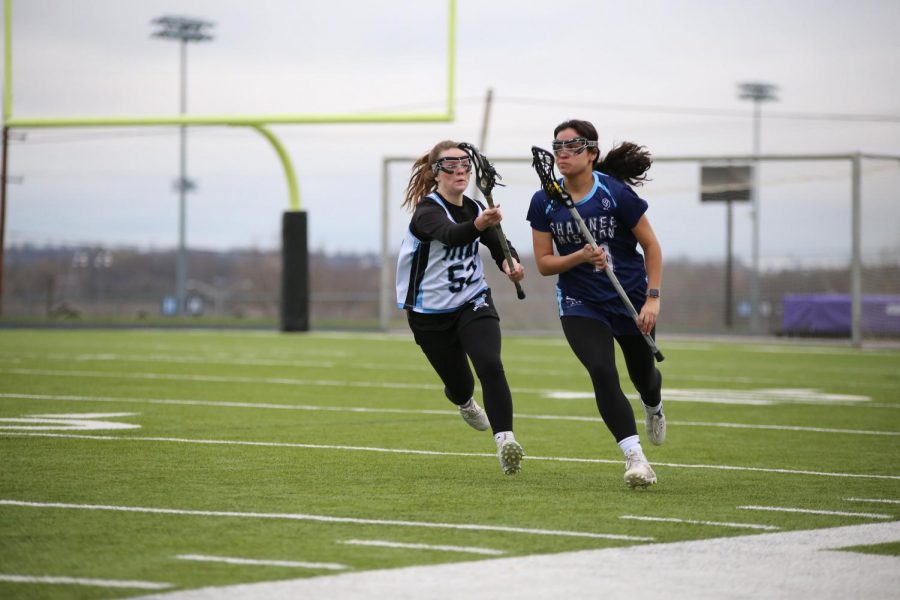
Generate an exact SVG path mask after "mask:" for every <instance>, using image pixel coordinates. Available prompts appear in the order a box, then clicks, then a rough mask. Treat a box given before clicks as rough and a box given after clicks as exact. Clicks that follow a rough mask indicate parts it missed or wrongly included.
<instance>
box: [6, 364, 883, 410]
mask: <svg viewBox="0 0 900 600" xmlns="http://www.w3.org/2000/svg"><path fill="white" fill-rule="evenodd" d="M0 373H9V374H12V375H37V376H41V377H76V378H78V377H91V378H104V379H140V380H161V381H189V382H205V383H246V384H252V385H263V384H266V385H291V386H318V387H340V388H364V389H371V388H379V389H404V390H408V389H413V390H440V389H443V386H442V385H436V384H428V383H407V382H377V381H346V380H337V379H300V378H292V377H241V376H236V375H190V374H174V373H134V372H122V371H87V370H75V371H65V370H60V369H24V368H4V369H0ZM512 392H513V393H515V394H538V395H541V396H544V397H547V398H556V399H585V398H587V399H591V398H593V393H591V392H587V391H585V390H583V389H582V390H569V391H566V390H559V389H537V388H512ZM869 399H870V398H869V397H868V396H860V395H849V394H829V393H824V392H818V391H816V390H810V389H806V388H799V389H782V388H772V389H759V390H734V389H721V390H709V389H675V388H664V389H663V401H669V402H701V403H708V404H709V403H712V404H740V405H750V406H770V405H773V404H804V405H823V406H833V405H835V404H841V405H847V404H849V405H851V406H852V405H855V404H856V403H859V405H860V406H867V405H869V403H868V401H869ZM869 407H872V406H871V405H869ZM878 407H879V408H885V407H888V408H900V404H897V405H893V404H883V403H882V404H879V405H878Z"/></svg>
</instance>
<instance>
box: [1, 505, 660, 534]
mask: <svg viewBox="0 0 900 600" xmlns="http://www.w3.org/2000/svg"><path fill="white" fill-rule="evenodd" d="M0 506H18V507H22V508H49V509H68V510H99V511H113V512H126V513H146V514H160V515H183V516H192V517H218V518H238V519H283V520H288V521H313V522H317V523H353V524H356V525H383V526H387V527H425V528H429V529H456V530H463V531H489V532H493V533H521V534H528V535H546V536H552V537H576V538H590V539H603V540H619V541H626V542H650V541H653V539H654V538H652V537H643V536H634V535H620V534H615V533H599V532H593V531H563V530H557V529H532V528H528V527H507V526H503V525H475V524H472V523H437V522H431V521H395V520H391V519H363V518H357V517H332V516H328V515H309V514H302V513H258V512H241V511H218V510H189V509H181V508H157V507H146V506H111V505H104V504H71V503H66V502H29V501H23V500H0Z"/></svg>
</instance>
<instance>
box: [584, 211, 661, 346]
mask: <svg viewBox="0 0 900 600" xmlns="http://www.w3.org/2000/svg"><path fill="white" fill-rule="evenodd" d="M566 208H568V209H569V213H571V215H572V218H573V219H575V222H576V223H577V224H578V229H579V230H580V231H581V233H582V235H584V237H585V238H586V239H587V241H588V243H589V244H590V245H591V248H593V249H594V250H596V249H597V247H598V246H597V240H595V239H594V236H593V235H591V232H590V230H589V229H588V228H587V224H585V222H584V219H582V218H581V215H580V214H579V213H578V209H577V208H575V207H574V206H567V207H566ZM603 272H604V273H605V274H606V276H607V277H608V278H609V280H610V281H611V282H612V284H613V287H614V288H616V292H617V293H618V294H619V298H621V299H622V303H623V304H624V305H625V308H627V309H628V312H629V313H630V314H631V318H632V319H634V320H635V322H637V320H638V312H637V310H635V308H634V304H632V303H631V299H630V298H629V297H628V294H626V293H625V289H624V288H623V287H622V284H621V283H619V278H618V277H616V274H615V273H613V270H612V267H611V266H609V263H608V262H607V264H606V268H605V269H603ZM641 335H643V336H644V340H645V341H646V342H647V345H648V346H650V350H651V351H652V352H653V356H655V357H656V360H657V362H662V361H664V360H665V357H664V356H663V354H662V352H660V351H659V348H658V347H657V346H656V341H655V340H654V339H653V338H652V337H650V335H648V334H646V333H643V332H641Z"/></svg>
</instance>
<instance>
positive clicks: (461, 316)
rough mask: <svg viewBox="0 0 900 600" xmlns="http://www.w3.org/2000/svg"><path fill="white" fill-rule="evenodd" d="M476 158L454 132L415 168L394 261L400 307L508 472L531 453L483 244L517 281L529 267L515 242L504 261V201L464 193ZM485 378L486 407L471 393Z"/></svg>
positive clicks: (455, 399) (451, 393)
mask: <svg viewBox="0 0 900 600" xmlns="http://www.w3.org/2000/svg"><path fill="white" fill-rule="evenodd" d="M471 173H472V163H471V161H470V158H469V155H468V154H466V152H465V151H464V150H462V149H460V148H459V144H458V143H456V142H452V141H449V140H447V141H443V142H440V143H438V144H437V145H435V146H434V148H432V149H431V151H430V152H428V153H427V154H425V155H423V156H421V157H420V158H419V159H418V160H417V161H416V162H415V164H414V165H413V167H412V176H411V177H410V180H409V185H408V186H407V189H406V194H405V198H404V201H403V204H402V206H403V207H404V208H406V209H408V210H410V211H411V212H412V219H411V220H410V223H409V228H408V229H407V230H406V234H405V236H404V238H403V242H402V245H401V248H400V255H399V258H398V261H397V307H398V308H401V309H404V310H406V312H407V320H408V322H409V327H410V329H411V330H412V332H413V336H414V338H415V340H416V343H417V344H418V345H419V347H420V348H421V349H422V352H423V353H424V354H425V356H426V357H427V358H428V361H429V362H430V363H431V366H432V367H434V370H435V371H436V372H437V375H438V377H440V379H441V381H442V382H443V384H444V394H445V395H446V396H447V398H448V399H449V400H450V402H452V403H453V404H454V405H456V406H457V407H458V408H459V413H460V415H461V416H462V418H463V420H464V421H465V422H466V423H468V424H469V425H470V426H471V427H473V428H475V429H477V430H479V431H485V430H487V429H488V428H490V429H491V430H492V431H493V433H494V440H495V442H496V445H497V457H498V458H499V460H500V467H501V468H502V470H503V473H504V474H506V475H514V474H516V473H518V472H519V470H520V469H521V463H522V457H523V456H524V455H525V452H524V451H523V450H522V446H521V445H519V443H518V442H517V441H516V438H515V436H514V435H513V423H512V421H513V409H512V394H511V393H510V390H509V383H508V382H507V380H506V374H505V372H504V370H503V362H502V361H501V359H500V343H501V342H500V340H501V334H500V317H499V316H498V315H497V311H496V309H495V308H494V302H493V300H492V299H491V290H490V288H489V287H488V285H487V282H486V281H485V278H484V265H483V263H482V260H481V257H480V255H479V253H478V248H479V244H484V245H485V246H486V247H487V248H488V250H490V252H491V256H492V257H493V259H494V261H495V262H496V263H497V266H498V267H499V268H500V269H502V270H503V272H504V273H506V275H507V276H508V277H509V279H510V280H512V281H514V282H516V281H520V280H521V279H522V278H523V277H524V276H525V271H524V269H523V268H522V265H521V264H519V260H518V259H519V255H518V253H517V252H516V250H515V248H513V247H512V245H511V244H510V246H509V249H510V254H511V256H512V257H513V261H512V262H513V268H512V269H511V268H510V266H509V264H508V263H506V262H505V261H504V255H503V250H502V248H501V243H500V239H499V237H498V234H497V230H496V228H495V227H494V226H495V225H498V224H499V223H500V220H501V219H502V215H501V213H500V207H499V206H497V207H495V208H485V207H484V206H483V205H482V204H481V203H479V202H476V201H475V200H473V199H471V198H469V197H468V196H465V195H464V192H465V190H466V188H467V187H468V186H469V179H470V176H471ZM469 360H471V361H472V366H473V367H474V368H475V374H476V375H477V376H478V380H479V382H480V383H481V395H482V400H483V402H484V409H482V408H481V407H480V406H479V405H478V404H477V403H476V402H475V399H474V398H473V392H474V390H475V380H474V378H473V376H472V371H471V369H470V368H469Z"/></svg>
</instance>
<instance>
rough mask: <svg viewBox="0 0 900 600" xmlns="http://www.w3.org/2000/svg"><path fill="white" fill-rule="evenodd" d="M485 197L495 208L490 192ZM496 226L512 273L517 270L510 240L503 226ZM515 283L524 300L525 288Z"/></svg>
mask: <svg viewBox="0 0 900 600" xmlns="http://www.w3.org/2000/svg"><path fill="white" fill-rule="evenodd" d="M484 199H485V200H487V203H488V206H490V207H491V208H494V199H493V197H491V193H490V192H485V193H484ZM494 228H495V229H496V230H497V237H498V238H500V249H501V250H503V258H504V259H506V264H508V265H509V272H510V273H512V272H514V271H515V270H516V266H515V264H514V263H513V259H512V254H510V252H509V242H507V241H506V234H505V233H503V228H502V227H500V225H499V224H497V225H494ZM513 283H514V284H515V286H516V296H518V297H519V300H524V299H525V290H523V289H522V286H521V285H520V284H519V282H518V281H513Z"/></svg>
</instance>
